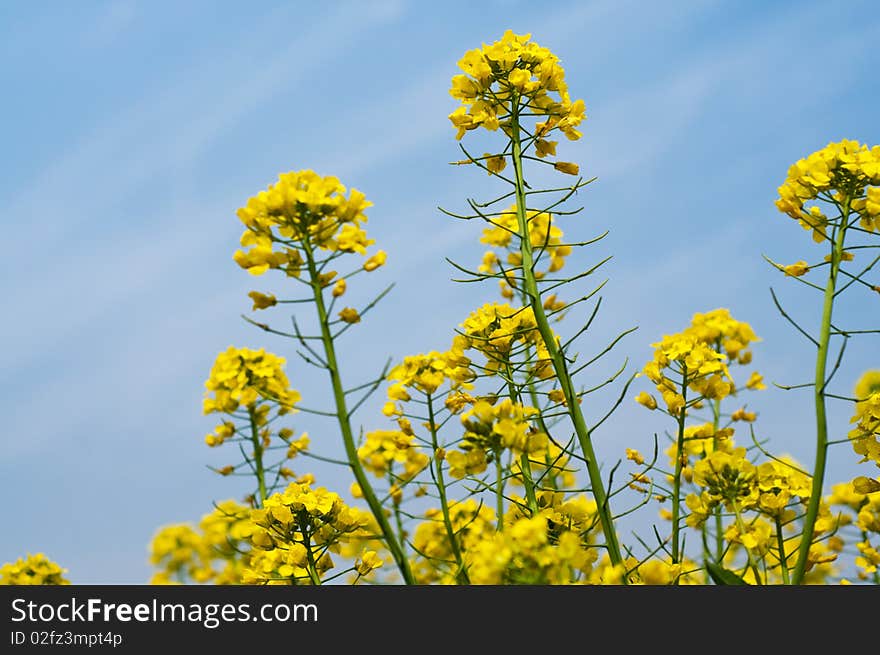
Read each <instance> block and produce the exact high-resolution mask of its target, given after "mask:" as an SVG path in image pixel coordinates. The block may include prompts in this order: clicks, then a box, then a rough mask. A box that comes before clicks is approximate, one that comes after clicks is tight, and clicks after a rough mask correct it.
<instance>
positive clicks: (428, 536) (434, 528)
mask: <svg viewBox="0 0 880 655" xmlns="http://www.w3.org/2000/svg"><path fill="white" fill-rule="evenodd" d="M448 511H449V522H450V525H451V527H452V533H453V535H454V536H455V539H456V540H457V542H458V546H459V548H461V550H463V551H465V552H466V551H467V550H469V549H470V547H472V546H473V545H474V544H477V543H479V542H480V541H482V540H484V539H486V538H488V537H490V536H491V535H492V534H494V533H495V521H496V516H495V512H493V511H492V508H491V507H489V506H488V505H484V504H483V503H478V502H477V501H476V500H474V499H473V498H469V499H467V500H463V501H459V502H452V503H450V504H449V508H448ZM413 547H414V549H415V551H416V553H417V556H416V557H415V558H414V560H413V571H414V573H415V575H416V579H417V580H418V581H419V583H420V584H431V583H437V582H439V583H441V584H454V582H455V570H454V568H453V567H452V565H451V564H452V563H453V562H454V561H455V560H454V557H453V545H452V544H451V543H450V541H449V534H448V533H447V531H446V527H445V525H444V523H443V517H442V511H441V510H440V509H439V508H431V509H429V510H427V511H426V512H425V520H424V521H421V522H420V523H419V524H418V525H417V526H416V530H415V534H414V535H413Z"/></svg>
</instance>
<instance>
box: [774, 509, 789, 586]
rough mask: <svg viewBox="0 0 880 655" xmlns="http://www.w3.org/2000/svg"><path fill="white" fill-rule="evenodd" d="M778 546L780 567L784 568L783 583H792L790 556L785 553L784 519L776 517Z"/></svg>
mask: <svg viewBox="0 0 880 655" xmlns="http://www.w3.org/2000/svg"><path fill="white" fill-rule="evenodd" d="M776 547H777V548H778V549H779V568H781V569H782V584H785V585H788V584H791V578H790V577H789V575H788V561H787V560H788V557H787V556H786V554H785V537H784V536H783V535H782V521H780V520H779V517H778V516H777V517H776Z"/></svg>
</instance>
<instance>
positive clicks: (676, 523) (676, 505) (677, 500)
mask: <svg viewBox="0 0 880 655" xmlns="http://www.w3.org/2000/svg"><path fill="white" fill-rule="evenodd" d="M682 375H683V376H684V377H683V379H682V383H681V397H682V398H683V399H684V403H683V404H682V406H681V411H680V412H679V414H678V438H677V439H676V442H675V443H676V446H675V474H674V477H673V480H672V563H673V564H677V563H678V562H679V561H681V553H680V552H679V542H680V538H681V537H680V533H681V520H680V519H681V471H682V468H684V460H685V458H686V455H685V453H684V424H685V419H686V418H687V415H686V413H685V407H687V389H688V387H687V385H688V377H687V368H685V369H684V371H683V372H682Z"/></svg>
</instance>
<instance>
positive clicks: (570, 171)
mask: <svg viewBox="0 0 880 655" xmlns="http://www.w3.org/2000/svg"><path fill="white" fill-rule="evenodd" d="M553 168H555V169H556V170H557V171H559V172H560V173H566V174H567V175H577V174H578V173H579V172H580V170H581V169H580V166H578V165H577V164H572V163H571V162H567V161H558V162H556V163H555V164H553Z"/></svg>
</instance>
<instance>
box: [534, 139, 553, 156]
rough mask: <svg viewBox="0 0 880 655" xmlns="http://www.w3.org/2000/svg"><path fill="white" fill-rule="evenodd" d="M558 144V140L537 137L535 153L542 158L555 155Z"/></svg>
mask: <svg viewBox="0 0 880 655" xmlns="http://www.w3.org/2000/svg"><path fill="white" fill-rule="evenodd" d="M557 145H558V143H557V142H556V141H547V140H545V139H537V140H536V141H535V154H536V155H537V156H538V157H540V158H542V159H543V158H544V157H547V156H551V157H555V156H556V146H557Z"/></svg>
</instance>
